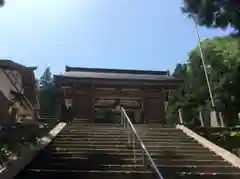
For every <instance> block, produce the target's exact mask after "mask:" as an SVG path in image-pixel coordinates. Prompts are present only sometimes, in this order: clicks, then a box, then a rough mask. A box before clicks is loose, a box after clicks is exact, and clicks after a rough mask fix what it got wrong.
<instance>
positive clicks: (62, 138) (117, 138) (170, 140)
mask: <svg viewBox="0 0 240 179" xmlns="http://www.w3.org/2000/svg"><path fill="white" fill-rule="evenodd" d="M56 139H57V140H58V141H65V140H68V141H76V140H78V141H124V142H127V141H128V138H127V137H106V138H101V137H79V136H64V135H58V136H57V138H56ZM56 139H55V140H56ZM142 140H143V142H144V143H145V142H169V143H175V142H189V143H196V141H194V140H193V139H191V138H180V139H179V138H178V139H176V138H175V139H174V138H161V139H158V138H156V139H155V138H154V139H153V138H151V137H150V138H146V137H145V138H142Z"/></svg>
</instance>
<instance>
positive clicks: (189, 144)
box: [52, 138, 202, 148]
mask: <svg viewBox="0 0 240 179" xmlns="http://www.w3.org/2000/svg"><path fill="white" fill-rule="evenodd" d="M52 143H54V145H58V144H66V145H67V144H72V143H74V144H80V145H88V144H92V145H126V144H127V141H118V140H115V141H112V140H106V141H92V140H91V141H89V140H83V141H82V140H79V139H72V140H58V139H57V138H56V139H55V140H54V141H53V142H52ZM144 144H145V146H155V145H157V146H173V145H174V146H179V147H184V146H189V147H193V148H194V147H196V148H198V147H202V146H201V145H200V144H198V143H197V142H195V143H194V142H181V141H180V142H175V143H172V142H168V141H163V142H162V141H157V142H152V141H145V142H144Z"/></svg>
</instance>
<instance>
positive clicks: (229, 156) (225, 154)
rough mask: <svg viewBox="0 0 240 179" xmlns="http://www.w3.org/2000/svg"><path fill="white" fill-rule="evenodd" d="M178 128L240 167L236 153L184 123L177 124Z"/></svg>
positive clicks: (239, 159)
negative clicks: (211, 140)
mask: <svg viewBox="0 0 240 179" xmlns="http://www.w3.org/2000/svg"><path fill="white" fill-rule="evenodd" d="M176 128H177V129H180V130H182V131H183V132H184V133H185V134H186V135H187V136H189V137H191V138H193V139H194V140H196V141H197V142H198V143H199V144H200V145H202V146H203V147H205V148H208V149H209V150H210V151H212V152H214V153H215V154H217V155H218V156H220V157H222V158H223V160H225V161H227V162H228V163H230V164H232V165H233V166H234V167H237V168H239V169H240V158H239V157H237V156H236V155H234V154H233V153H231V152H229V151H228V150H226V149H224V148H222V147H220V146H218V145H216V144H214V143H212V142H210V141H209V140H207V139H206V138H204V137H202V136H200V135H199V134H197V133H195V132H193V131H192V130H190V129H189V128H187V127H186V126H184V125H177V126H176Z"/></svg>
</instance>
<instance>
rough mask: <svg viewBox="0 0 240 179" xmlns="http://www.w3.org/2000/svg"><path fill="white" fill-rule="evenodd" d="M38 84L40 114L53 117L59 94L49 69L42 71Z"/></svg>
mask: <svg viewBox="0 0 240 179" xmlns="http://www.w3.org/2000/svg"><path fill="white" fill-rule="evenodd" d="M39 83H40V90H39V102H40V109H41V110H40V114H49V115H53V114H54V113H55V112H56V103H57V100H58V98H59V94H58V90H57V89H56V87H55V86H54V83H53V77H52V73H51V70H50V68H49V67H48V68H46V70H45V71H44V73H43V75H42V76H41V78H40V82H39Z"/></svg>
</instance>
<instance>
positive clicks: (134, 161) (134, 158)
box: [132, 133, 136, 167]
mask: <svg viewBox="0 0 240 179" xmlns="http://www.w3.org/2000/svg"><path fill="white" fill-rule="evenodd" d="M132 142H133V163H134V166H135V167H136V151H135V134H134V133H132Z"/></svg>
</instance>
